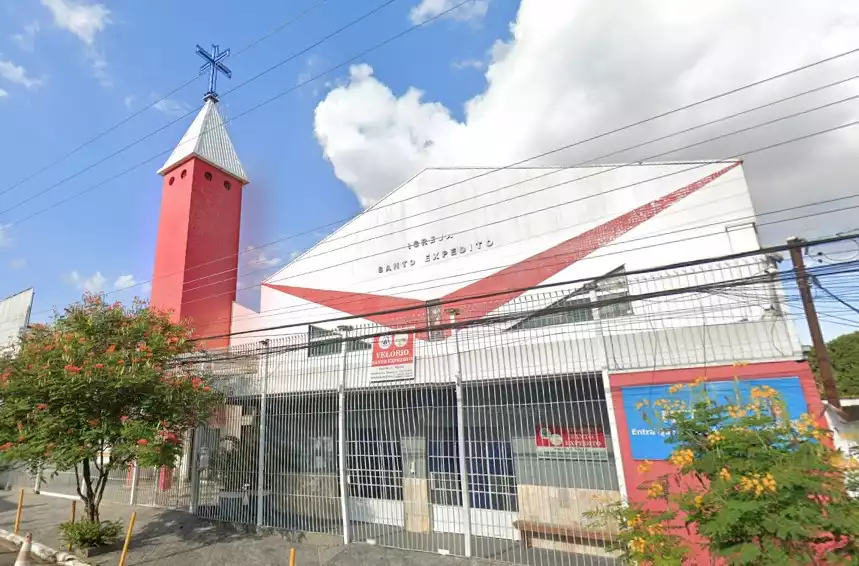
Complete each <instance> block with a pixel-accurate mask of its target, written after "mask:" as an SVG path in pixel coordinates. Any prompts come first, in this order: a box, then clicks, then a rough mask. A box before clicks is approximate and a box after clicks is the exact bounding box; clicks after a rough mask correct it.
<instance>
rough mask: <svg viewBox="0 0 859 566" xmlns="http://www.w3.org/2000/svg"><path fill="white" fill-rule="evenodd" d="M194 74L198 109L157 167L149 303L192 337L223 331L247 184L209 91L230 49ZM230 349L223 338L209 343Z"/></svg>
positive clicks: (223, 70) (214, 52) (215, 54)
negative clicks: (200, 85) (200, 80)
mask: <svg viewBox="0 0 859 566" xmlns="http://www.w3.org/2000/svg"><path fill="white" fill-rule="evenodd" d="M197 53H198V54H199V55H200V56H201V57H203V59H205V60H206V64H205V65H203V67H202V68H201V70H200V72H201V74H202V73H204V72H206V71H210V72H211V75H210V82H209V92H207V93H206V96H205V97H204V101H205V103H204V105H203V108H202V109H201V110H200V113H199V114H197V117H196V118H195V119H194V121H193V122H192V123H191V127H190V128H188V131H187V132H185V135H184V136H182V139H181V141H180V142H179V145H177V146H176V148H175V149H174V150H173V153H172V154H171V155H170V157H169V158H168V159H167V162H166V163H164V166H163V167H161V169H159V170H158V173H159V174H160V175H161V176H162V177H163V179H164V180H163V183H162V187H163V188H162V197H161V216H160V219H159V223H158V240H157V244H156V249H155V272H154V274H153V281H152V300H151V302H152V305H153V306H156V307H160V308H165V309H170V310H172V311H173V317H174V319H175V320H177V321H178V320H187V321H188V322H189V323H190V324H191V326H192V327H193V328H194V336H195V337H205V336H219V335H225V334H229V332H230V327H231V316H232V308H233V302H234V301H235V299H236V283H237V278H238V254H239V230H240V227H241V214H242V189H243V187H244V186H245V185H246V184H247V183H248V179H247V176H246V175H245V171H244V169H243V167H242V164H241V161H239V157H238V155H237V154H236V151H235V149H234V148H233V143H232V141H231V140H230V136H229V134H228V133H227V129H226V127H225V125H224V119H223V117H222V115H221V112H220V109H219V107H218V95H217V93H216V92H215V87H216V80H217V75H218V73H223V74H226V75H227V76H231V73H230V71H229V69H227V68H226V67H225V66H224V65H223V64H222V63H221V60H222V59H224V58H226V57H228V56H229V50H226V51H224V52H220V51H219V50H218V47H217V46H213V48H212V52H211V53H209V52H207V51H206V50H204V49H203V48H201V47H200V46H197ZM204 345H205V346H206V347H207V348H219V347H225V346H228V345H229V337H223V338H215V339H211V340H207V341H206V343H205V344H204Z"/></svg>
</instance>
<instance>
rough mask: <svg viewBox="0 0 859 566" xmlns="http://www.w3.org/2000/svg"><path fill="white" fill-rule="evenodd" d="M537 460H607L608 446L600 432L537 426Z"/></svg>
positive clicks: (554, 426) (602, 433)
mask: <svg viewBox="0 0 859 566" xmlns="http://www.w3.org/2000/svg"><path fill="white" fill-rule="evenodd" d="M535 438H536V443H537V457H538V458H560V459H570V460H607V459H608V445H607V444H606V441H605V433H604V432H603V431H601V430H591V429H576V428H568V427H564V426H556V425H537V434H536V437H535Z"/></svg>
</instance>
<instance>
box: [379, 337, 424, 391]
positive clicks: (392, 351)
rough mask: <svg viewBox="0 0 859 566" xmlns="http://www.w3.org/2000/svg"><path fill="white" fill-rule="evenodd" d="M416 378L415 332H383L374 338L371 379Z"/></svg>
mask: <svg viewBox="0 0 859 566" xmlns="http://www.w3.org/2000/svg"><path fill="white" fill-rule="evenodd" d="M414 378H415V335H414V333H413V332H398V333H394V334H383V335H382V336H376V337H375V338H373V360H372V361H371V363H370V381H399V380H405V379H414Z"/></svg>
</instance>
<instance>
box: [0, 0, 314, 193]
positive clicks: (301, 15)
mask: <svg viewBox="0 0 859 566" xmlns="http://www.w3.org/2000/svg"><path fill="white" fill-rule="evenodd" d="M325 2H328V0H316V2H315V3H314V4H313V5H311V6H310V7H309V8H306V9H305V10H303V11H302V12H300V13H299V14H298V15H296V16H293V17H292V18H291V19H290V20H288V21H287V22H285V23H283V24H281V25H280V26H278V27H276V28H275V29H273V30H272V31H270V32H269V33H267V34H265V35H263V36H262V37H260V38H257V39H256V40H254V41H252V42H251V43H250V44H249V45H246V46H245V47H243V48H241V49H239V50H238V51H236V52H235V53H233V54H232V55H231V56H230V59H231V60H233V59H235V58H236V57H238V56H240V55H241V54H242V53H244V52H245V51H247V50H249V49H251V48H252V47H255V46H256V45H258V44H259V43H261V42H262V41H264V40H266V39H268V38H270V37H272V36H273V35H275V34H277V33H279V32H281V31H283V30H284V29H286V28H287V27H289V26H290V25H292V24H294V23H295V22H297V21H298V20H300V19H302V18H304V16H306V15H307V14H309V13H310V12H312V11H313V10H315V9H316V8H318V7H319V6H321V5H322V4H324V3H325ZM199 78H200V75H199V74H198V75H195V76H194V77H193V78H191V79H189V80H188V81H186V82H184V83H182V84H181V85H179V86H178V87H176V88H174V89H172V90H171V91H170V92H168V93H167V94H165V95H164V96H162V97H161V98H158V99H157V100H154V101H153V102H151V103H149V104H147V105H146V106H144V107H143V108H141V109H140V110H137V111H136V112H134V113H132V114H130V115H129V116H127V117H125V118H124V119H122V120H120V121H119V122H117V123H116V124H114V125H113V126H110V127H109V128H107V129H106V130H102V131H101V132H100V133H98V134H96V135H95V136H93V137H91V138H89V139H88V140H87V141H85V142H83V143H82V144H80V145H78V146H76V147H75V148H74V149H72V150H70V151H68V152H67V153H65V154H63V155H61V156H60V157H58V158H57V159H55V160H54V161H51V162H49V163H47V164H46V165H43V166H42V167H40V168H39V169H37V170H36V171H35V172H33V173H30V174H29V175H27V176H25V177H23V178H21V179H19V180H18V181H16V182H15V183H13V184H12V185H10V186H8V187H6V188H5V189H3V190H0V196H2V195H5V194H6V193H8V192H9V191H11V190H13V189H15V188H17V187H19V186H21V185H22V184H24V183H26V182H27V181H29V180H31V179H33V178H34V177H37V176H39V175H41V174H42V173H44V172H45V171H47V170H49V169H51V168H53V167H54V166H55V165H57V164H59V163H61V162H62V161H65V160H66V159H68V158H69V157H71V156H72V155H75V154H76V153H77V152H79V151H80V150H82V149H83V148H85V147H87V146H89V145H90V144H92V143H94V142H96V141H98V140H99V139H101V138H103V137H104V136H106V135H107V134H109V133H111V132H113V131H115V130H116V129H118V128H119V127H121V126H123V125H125V124H127V123H128V122H130V121H131V120H133V119H134V118H136V117H138V116H140V115H141V114H143V113H144V112H146V111H147V110H149V109H150V108H153V107H154V106H156V105H157V104H158V103H160V102H163V101H165V100H167V99H168V98H170V97H171V96H172V95H174V94H176V93H177V92H179V91H181V90H183V89H184V88H185V87H187V86H188V85H190V84H192V83H194V82H195V81H196V80H197V79H199ZM199 109H200V107H197V108H196V109H194V110H192V111H190V112H189V113H186V114H183V115H182V116H181V117H179V118H177V119H176V120H174V121H172V122H170V124H168V126H170V125H172V124H175V123H176V122H177V121H179V120H182V119H184V118H185V117H187V116H189V115H190V114H193V113H194V112H197V111H198V110H199ZM158 131H160V130H158Z"/></svg>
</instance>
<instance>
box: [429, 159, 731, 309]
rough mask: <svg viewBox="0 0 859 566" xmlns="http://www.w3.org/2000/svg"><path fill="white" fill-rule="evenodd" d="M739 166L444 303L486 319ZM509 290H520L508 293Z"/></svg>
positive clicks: (511, 268) (473, 285)
mask: <svg viewBox="0 0 859 566" xmlns="http://www.w3.org/2000/svg"><path fill="white" fill-rule="evenodd" d="M739 164H740V162H739V161H738V162H736V163H732V164H731V165H728V166H727V167H725V168H724V169H720V170H719V171H716V172H715V173H712V174H710V175H707V176H706V177H704V178H703V179H699V180H698V181H695V182H694V183H690V184H688V185H686V186H685V187H682V188H680V189H677V190H676V191H674V192H672V193H669V194H667V195H665V196H663V197H661V198H658V199H656V200H654V201H651V202H649V203H647V204H643V205H641V206H639V207H638V208H635V209H633V210H630V211H629V212H627V213H625V214H622V215H620V216H618V217H617V218H614V219H612V220H609V221H608V222H606V223H605V224H600V225H599V226H597V227H595V228H591V229H590V230H587V231H586V232H582V233H581V234H579V235H578V236H574V237H572V238H570V239H569V240H566V241H564V242H561V243H560V244H558V245H557V246H554V247H552V248H549V249H548V250H546V251H544V252H540V253H538V254H536V255H533V256H531V257H529V258H526V259H524V260H522V261H520V262H518V263H515V264H513V265H511V266H509V267H505V268H504V269H502V270H501V271H497V272H495V273H493V274H492V275H489V276H488V277H485V278H483V279H481V280H479V281H475V282H474V283H471V284H470V285H466V286H465V287H462V288H461V289H458V290H456V291H454V292H453V293H450V294H448V295H445V296H444V297H443V298H442V299H441V301H442V303H444V304H445V305H447V306H448V307H455V308H457V309H459V311H460V314H459V316H458V319H460V320H475V319H478V318H482V317H484V316H486V315H487V314H489V313H491V312H492V311H494V310H495V309H497V308H498V307H500V306H501V305H504V304H506V303H508V302H509V301H511V300H513V299H515V298H516V297H518V296H520V295H521V294H522V293H524V291H521V290H518V289H527V288H529V287H533V286H535V285H539V284H540V283H542V282H544V281H546V280H547V279H549V278H550V277H552V276H553V275H556V274H558V273H560V272H561V271H563V270H564V269H566V268H567V267H569V266H570V265H572V264H574V263H576V262H577V261H579V260H581V259H582V258H584V257H585V256H588V255H590V254H592V253H593V252H595V251H596V250H598V249H599V248H601V247H602V246H604V245H606V244H608V243H610V242H612V241H614V240H616V239H617V238H619V237H621V236H623V235H624V234H626V233H627V232H629V231H630V230H632V229H633V228H635V227H637V226H640V225H641V224H643V223H644V222H647V221H648V220H650V219H651V218H653V217H654V216H656V215H657V214H659V213H660V212H662V211H663V210H665V209H666V208H668V207H669V206H671V205H672V204H675V203H676V202H678V201H680V200H682V199H684V198H686V197H688V196H689V195H691V194H693V193H695V192H696V191H698V190H700V189H701V188H702V187H704V186H706V185H708V184H710V183H712V182H713V181H714V180H716V179H718V178H719V177H721V176H722V175H724V174H725V173H727V172H728V171H730V170H731V169H733V168H735V167H737V166H738V165H739ZM507 289H517V290H515V291H511V292H509V293H504V291H505V290H507ZM493 293H499V294H497V295H493V296H492V297H487V298H483V299H472V300H470V301H469V300H467V299H468V297H474V296H481V295H488V294H493ZM451 303H453V304H451Z"/></svg>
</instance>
